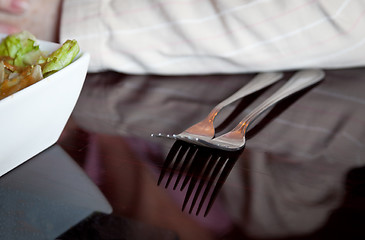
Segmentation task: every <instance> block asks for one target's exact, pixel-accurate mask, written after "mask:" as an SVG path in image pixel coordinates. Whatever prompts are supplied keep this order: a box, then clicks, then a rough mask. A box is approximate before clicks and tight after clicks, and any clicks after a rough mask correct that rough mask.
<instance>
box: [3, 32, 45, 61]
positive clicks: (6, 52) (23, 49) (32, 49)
mask: <svg viewBox="0 0 365 240" xmlns="http://www.w3.org/2000/svg"><path fill="white" fill-rule="evenodd" d="M0 56H7V57H11V58H13V59H14V60H13V62H10V63H11V64H13V65H15V66H19V67H23V66H26V65H29V64H33V63H34V62H35V61H36V60H38V59H39V58H40V56H41V51H40V50H39V46H38V45H37V44H36V38H35V37H34V36H33V35H32V34H31V33H29V32H26V31H23V32H20V33H17V34H12V35H9V36H7V37H6V38H5V39H4V40H3V41H2V42H1V43H0Z"/></svg>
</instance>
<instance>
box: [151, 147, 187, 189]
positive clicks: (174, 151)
mask: <svg viewBox="0 0 365 240" xmlns="http://www.w3.org/2000/svg"><path fill="white" fill-rule="evenodd" d="M180 148H181V145H180V144H179V142H177V141H176V142H175V143H174V144H173V145H172V147H171V149H170V151H169V153H168V154H167V157H166V159H165V162H164V164H163V166H162V169H161V173H160V177H159V178H158V181H157V185H160V184H161V181H162V179H163V178H164V176H165V173H166V170H167V169H168V167H169V166H170V164H171V162H172V161H173V160H174V158H175V156H176V154H177V153H178V152H179V150H180Z"/></svg>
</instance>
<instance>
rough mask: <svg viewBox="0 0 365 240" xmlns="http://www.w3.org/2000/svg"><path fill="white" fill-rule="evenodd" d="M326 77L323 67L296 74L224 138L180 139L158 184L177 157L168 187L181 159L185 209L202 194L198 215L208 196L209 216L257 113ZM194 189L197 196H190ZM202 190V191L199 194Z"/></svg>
mask: <svg viewBox="0 0 365 240" xmlns="http://www.w3.org/2000/svg"><path fill="white" fill-rule="evenodd" d="M323 77H324V72H323V71H321V70H304V71H300V72H298V73H296V74H295V75H294V76H293V77H292V78H291V79H290V80H289V81H288V82H287V83H286V84H285V85H284V86H283V87H281V88H280V89H279V90H278V91H277V92H276V93H274V95H272V96H271V97H270V98H269V99H267V100H266V101H264V102H263V103H262V104H260V105H259V106H258V107H257V108H255V109H254V110H253V111H252V112H251V113H250V114H248V115H247V117H246V118H244V119H243V120H242V121H241V122H240V124H238V125H237V127H235V128H234V130H232V131H231V132H229V133H227V134H225V135H222V136H221V137H217V138H215V139H212V140H202V138H198V139H193V140H192V141H183V140H177V141H176V142H175V143H174V145H173V146H172V148H171V150H170V152H169V154H168V156H167V157H166V160H165V164H164V166H163V168H162V171H161V174H160V178H159V180H158V184H160V182H161V181H162V179H163V177H164V174H165V172H166V169H167V167H168V166H169V165H170V164H171V162H173V161H174V160H175V161H174V164H173V167H172V170H171V172H170V175H169V177H168V179H167V182H166V186H165V187H167V186H168V184H169V182H170V180H171V178H172V175H173V174H174V173H175V170H176V168H177V167H178V166H179V165H180V162H181V161H182V164H181V166H180V168H179V173H178V175H177V179H176V181H175V185H174V189H175V188H176V187H177V185H178V183H179V181H180V179H181V178H182V176H183V175H184V174H185V179H184V180H183V183H182V185H181V188H180V190H183V189H184V188H185V186H187V185H188V184H189V185H188V190H187V192H186V195H185V199H184V202H183V207H182V210H184V209H185V207H186V206H187V204H188V202H189V201H190V200H191V204H190V210H189V213H191V212H192V210H193V208H194V206H195V204H196V203H197V202H198V198H199V197H200V202H199V205H198V208H197V211H196V215H198V214H199V212H200V210H201V209H202V206H203V204H205V203H206V199H207V198H209V200H208V202H207V206H206V210H205V213H204V216H206V215H207V214H208V212H209V210H210V208H211V207H212V205H213V203H214V201H215V199H216V197H217V194H218V192H219V191H220V189H221V187H222V185H223V183H224V182H225V179H226V178H227V176H228V175H229V173H230V171H231V169H232V168H233V166H234V164H235V162H236V160H237V158H238V156H239V155H240V154H241V152H242V150H243V147H244V146H245V133H246V130H247V127H248V125H249V124H250V123H251V122H252V121H254V120H255V119H256V118H257V117H258V115H260V114H261V113H263V112H264V111H266V110H267V109H269V108H270V107H271V106H273V105H274V104H276V103H278V102H279V101H281V100H282V99H284V98H286V97H288V96H290V95H291V94H294V93H296V92H298V91H300V90H302V89H304V88H306V87H309V86H311V85H314V84H316V83H318V82H319V81H321V80H322V79H323ZM231 137H233V142H230V139H231ZM217 139H218V140H217ZM195 141H196V142H195ZM194 191H195V193H194V196H193V198H192V199H191V196H192V193H193V192H194ZM202 191H203V193H202V194H201V195H200V193H201V192H202ZM208 196H209V197H208Z"/></svg>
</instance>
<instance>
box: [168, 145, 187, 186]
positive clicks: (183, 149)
mask: <svg viewBox="0 0 365 240" xmlns="http://www.w3.org/2000/svg"><path fill="white" fill-rule="evenodd" d="M187 151H189V147H188V146H186V145H181V147H180V150H179V153H178V154H177V155H176V158H175V161H174V164H173V166H172V168H171V171H170V175H169V177H168V179H167V181H166V185H165V188H167V187H168V186H169V184H170V182H171V179H172V177H173V176H174V173H175V170H176V168H177V166H178V165H179V164H180V162H181V160H182V159H183V158H184V156H185V154H186V152H187Z"/></svg>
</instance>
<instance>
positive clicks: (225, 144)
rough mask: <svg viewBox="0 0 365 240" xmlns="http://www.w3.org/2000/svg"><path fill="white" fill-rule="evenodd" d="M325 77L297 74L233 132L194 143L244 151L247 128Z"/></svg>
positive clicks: (308, 72) (309, 72) (318, 72)
mask: <svg viewBox="0 0 365 240" xmlns="http://www.w3.org/2000/svg"><path fill="white" fill-rule="evenodd" d="M324 75H325V74H324V72H323V71H322V70H319V69H310V70H302V71H299V72H297V73H296V74H294V75H293V76H292V77H291V79H290V80H289V81H288V82H287V83H286V84H284V85H283V86H282V87H281V88H280V89H279V90H278V91H276V92H275V93H274V94H273V95H272V96H270V97H269V98H268V99H266V100H265V101H264V102H263V103H261V104H260V105H259V106H257V107H256V108H255V109H254V110H252V111H251V112H250V113H249V114H248V115H247V116H246V117H245V118H243V119H242V121H241V122H240V123H239V124H238V125H237V126H236V127H235V128H234V129H233V130H232V131H230V132H228V133H225V134H223V135H221V136H219V137H216V138H213V139H207V138H199V137H197V138H195V139H194V142H195V143H196V144H199V145H203V146H207V147H211V148H218V149H221V150H226V151H236V150H239V149H242V148H243V147H244V146H245V143H246V139H245V135H246V131H247V128H248V126H249V125H250V124H251V123H252V122H253V121H254V120H255V119H256V118H257V117H258V116H260V115H261V114H262V113H263V112H265V111H266V110H267V109H269V108H270V107H272V106H273V105H275V104H276V103H278V102H280V101H281V100H283V99H284V98H286V97H288V96H290V95H292V94H294V93H296V92H298V91H300V90H302V89H305V88H307V87H309V86H311V85H314V84H316V83H318V82H320V81H321V80H322V79H323V78H324Z"/></svg>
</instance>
